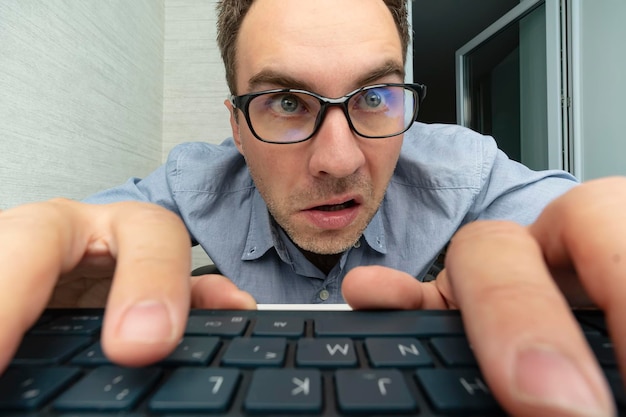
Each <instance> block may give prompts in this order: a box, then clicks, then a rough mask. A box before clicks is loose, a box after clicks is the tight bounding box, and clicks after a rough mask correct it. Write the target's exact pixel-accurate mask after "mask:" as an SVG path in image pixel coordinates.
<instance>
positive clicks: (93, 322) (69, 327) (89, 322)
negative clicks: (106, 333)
mask: <svg viewBox="0 0 626 417" xmlns="http://www.w3.org/2000/svg"><path fill="white" fill-rule="evenodd" d="M101 327H102V316H99V315H75V316H64V317H60V318H58V319H54V320H52V321H51V322H49V323H45V324H41V325H38V326H36V327H34V328H33V329H32V331H31V332H32V333H33V334H56V335H64V334H84V335H92V334H96V333H97V332H99V331H100V328H101Z"/></svg>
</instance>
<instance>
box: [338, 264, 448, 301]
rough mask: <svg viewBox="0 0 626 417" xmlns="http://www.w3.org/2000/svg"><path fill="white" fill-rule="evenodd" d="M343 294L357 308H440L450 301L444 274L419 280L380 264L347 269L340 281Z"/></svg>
mask: <svg viewBox="0 0 626 417" xmlns="http://www.w3.org/2000/svg"><path fill="white" fill-rule="evenodd" d="M341 291H342V293H343V297H344V299H345V300H346V302H347V303H348V304H350V306H351V307H352V308H353V309H355V310H357V309H360V310H365V309H404V310H415V309H442V308H448V307H449V306H450V305H449V303H448V301H449V300H450V299H446V294H450V291H449V290H448V287H447V280H446V279H445V278H444V279H442V280H441V281H440V280H439V279H437V280H435V281H431V282H428V283H422V282H420V281H418V280H417V279H415V278H414V277H412V276H411V275H409V274H407V273H404V272H401V271H398V270H395V269H391V268H385V267H382V266H365V267H358V268H354V269H352V270H351V271H349V272H348V273H347V274H346V276H345V277H344V279H343V283H342V285H341Z"/></svg>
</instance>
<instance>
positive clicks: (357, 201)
mask: <svg viewBox="0 0 626 417" xmlns="http://www.w3.org/2000/svg"><path fill="white" fill-rule="evenodd" d="M348 201H354V202H355V204H362V203H363V197H361V196H359V195H344V196H338V197H333V198H330V199H328V200H324V201H319V202H316V203H313V204H311V205H309V206H308V207H306V208H305V209H304V210H313V209H315V208H317V207H321V206H334V205H337V204H344V203H347V202H348Z"/></svg>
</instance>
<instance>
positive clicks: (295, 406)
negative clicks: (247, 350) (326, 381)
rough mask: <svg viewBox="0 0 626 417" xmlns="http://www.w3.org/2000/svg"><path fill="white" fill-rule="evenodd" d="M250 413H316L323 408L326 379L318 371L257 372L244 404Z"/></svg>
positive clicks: (267, 370)
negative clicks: (323, 389)
mask: <svg viewBox="0 0 626 417" xmlns="http://www.w3.org/2000/svg"><path fill="white" fill-rule="evenodd" d="M244 407H245V409H246V410H247V411H250V412H260V413H284V412H291V413H312V412H319V411H321V409H322V377H321V373H320V372H319V371H318V370H316V369H257V370H255V371H254V373H253V375H252V382H251V383H250V388H249V389H248V393H247V395H246V399H245V401H244Z"/></svg>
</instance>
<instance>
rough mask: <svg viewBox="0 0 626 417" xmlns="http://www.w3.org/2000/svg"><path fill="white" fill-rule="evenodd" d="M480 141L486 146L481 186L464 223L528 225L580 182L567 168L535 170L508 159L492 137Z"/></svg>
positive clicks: (483, 152) (484, 148) (483, 151)
mask: <svg viewBox="0 0 626 417" xmlns="http://www.w3.org/2000/svg"><path fill="white" fill-rule="evenodd" d="M490 139H491V138H490ZM479 143H480V144H481V146H482V148H483V149H482V154H483V158H482V161H483V163H482V169H481V174H480V181H481V182H482V187H481V188H480V191H479V192H478V193H477V194H476V198H475V200H474V203H473V205H472V206H471V208H470V210H469V211H468V213H467V217H466V219H465V223H467V222H470V221H473V220H493V219H500V220H512V221H515V222H517V223H520V224H523V225H528V224H530V223H532V222H534V221H535V219H536V218H537V217H538V216H539V214H540V213H541V211H542V210H543V209H544V208H545V207H546V205H548V204H549V203H550V202H551V201H552V200H554V199H555V198H557V197H559V196H560V195H562V194H563V193H565V192H567V191H569V190H570V189H572V188H573V187H575V186H577V185H578V184H579V182H578V180H577V179H576V178H575V177H573V176H572V175H570V174H569V173H567V172H565V171H560V170H545V171H533V170H531V169H529V168H528V167H526V166H524V165H522V164H520V163H518V162H516V161H513V160H511V159H509V158H508V157H507V156H506V154H504V153H503V152H502V151H501V150H499V149H497V147H496V145H495V141H493V140H483V141H480V142H479Z"/></svg>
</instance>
